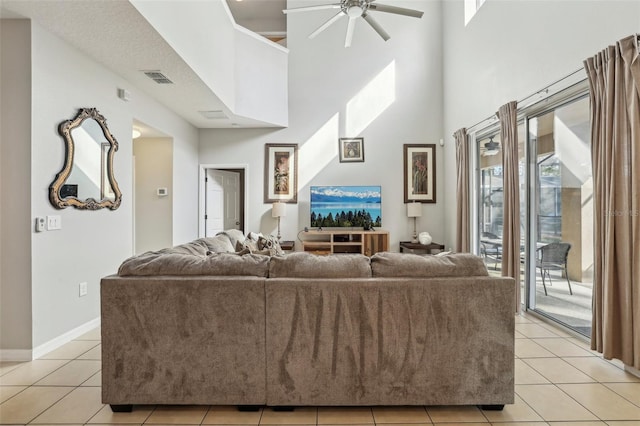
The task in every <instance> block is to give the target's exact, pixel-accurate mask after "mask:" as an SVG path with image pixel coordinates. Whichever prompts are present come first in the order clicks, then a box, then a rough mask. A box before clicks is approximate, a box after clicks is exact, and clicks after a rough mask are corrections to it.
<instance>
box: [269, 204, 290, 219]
mask: <svg viewBox="0 0 640 426" xmlns="http://www.w3.org/2000/svg"><path fill="white" fill-rule="evenodd" d="M285 207H286V204H285V203H280V202H277V203H273V206H272V207H271V217H283V216H286V215H287V211H286V209H285Z"/></svg>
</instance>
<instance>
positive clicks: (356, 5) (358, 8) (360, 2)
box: [341, 0, 369, 18]
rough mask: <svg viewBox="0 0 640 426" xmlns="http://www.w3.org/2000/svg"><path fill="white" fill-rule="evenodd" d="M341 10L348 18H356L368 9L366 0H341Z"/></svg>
mask: <svg viewBox="0 0 640 426" xmlns="http://www.w3.org/2000/svg"><path fill="white" fill-rule="evenodd" d="M341 9H342V11H343V12H344V13H345V14H346V15H347V16H348V17H349V18H358V17H360V16H362V15H364V14H365V12H366V11H367V9H369V2H368V1H367V0H342V6H341Z"/></svg>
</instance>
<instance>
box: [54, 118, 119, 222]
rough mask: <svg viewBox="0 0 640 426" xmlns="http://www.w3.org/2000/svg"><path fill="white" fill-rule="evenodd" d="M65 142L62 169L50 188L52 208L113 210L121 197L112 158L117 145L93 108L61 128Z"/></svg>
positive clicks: (64, 123) (104, 122) (66, 122)
mask: <svg viewBox="0 0 640 426" xmlns="http://www.w3.org/2000/svg"><path fill="white" fill-rule="evenodd" d="M59 130H60V134H61V135H62V136H63V137H64V138H65V142H66V148H67V153H66V154H67V155H66V161H65V166H64V168H63V169H62V171H61V172H60V173H59V174H58V176H57V177H56V180H55V181H54V183H53V184H52V185H51V188H50V198H51V202H52V203H53V205H54V206H56V207H58V208H65V207H68V206H73V207H76V208H80V209H90V210H96V209H100V208H104V207H107V208H110V209H116V208H118V206H119V205H120V200H121V194H120V191H119V189H118V185H117V183H116V181H115V178H114V176H113V154H114V152H115V151H116V150H117V149H118V144H117V142H116V141H115V139H114V138H113V136H112V135H111V133H110V132H109V130H108V129H107V126H106V120H105V119H104V117H103V116H102V115H100V113H98V111H97V110H96V109H95V108H91V109H82V110H80V113H79V114H78V116H77V117H76V118H75V119H74V120H67V121H65V122H63V123H61V124H60V128H59Z"/></svg>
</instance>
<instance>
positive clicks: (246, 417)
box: [0, 315, 640, 426]
mask: <svg viewBox="0 0 640 426" xmlns="http://www.w3.org/2000/svg"><path fill="white" fill-rule="evenodd" d="M515 348H516V360H515V367H516V369H515V371H516V377H515V383H516V397H515V404H513V405H508V406H506V407H505V409H504V410H503V411H482V410H479V409H478V408H477V407H474V406H462V407H431V406H427V407H342V408H331V407H305V408H297V409H296V410H295V411H293V412H274V411H272V410H270V409H268V408H265V409H263V410H260V411H258V412H253V413H245V412H242V413H241V412H238V411H237V410H236V408H235V407H219V406H211V407H210V406H187V407H183V406H157V407H156V406H134V410H133V412H132V413H112V412H111V409H110V408H109V406H105V405H103V404H102V402H101V397H100V391H101V389H100V386H101V380H100V331H99V329H97V330H94V331H92V332H90V333H87V334H85V335H84V336H82V337H80V338H78V339H76V340H74V341H73V342H70V343H68V344H66V345H64V346H63V347H61V348H59V349H57V350H55V351H53V352H51V353H49V354H47V355H46V356H44V357H42V358H41V359H38V360H35V361H32V362H25V363H17V362H2V363H0V424H9V425H25V424H33V425H40V426H43V425H63V424H64V425H81V424H89V425H115V424H118V425H142V424H150V425H151V424H153V425H374V424H393V425H395V426H400V425H414V426H416V425H434V424H442V425H447V426H456V425H463V426H487V425H489V424H497V425H499V426H542V425H546V424H548V425H551V426H599V425H600V426H603V425H609V426H640V378H637V377H635V376H632V375H630V374H628V373H626V372H625V371H624V370H623V369H622V367H621V364H620V362H616V361H606V360H604V359H602V357H600V356H599V355H598V354H597V353H595V352H592V351H591V350H590V349H589V347H588V345H587V344H586V343H584V342H582V341H581V340H580V339H576V338H574V337H572V336H571V335H570V334H568V333H566V332H564V331H562V330H560V329H558V328H556V327H555V326H554V325H550V324H548V323H545V322H541V321H539V320H538V319H537V318H534V317H532V316H530V315H522V316H517V317H516V346H515Z"/></svg>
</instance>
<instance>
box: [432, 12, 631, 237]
mask: <svg viewBox="0 0 640 426" xmlns="http://www.w3.org/2000/svg"><path fill="white" fill-rule="evenodd" d="M463 3H464V1H463V0H450V1H445V2H443V28H444V30H443V37H444V53H443V58H444V61H443V64H444V75H445V76H446V77H445V79H444V99H445V102H444V133H445V135H446V148H445V150H444V151H445V156H444V163H443V167H442V168H443V169H444V170H446V174H445V177H444V178H445V180H447V181H449V182H455V178H456V164H455V144H454V141H453V137H452V136H451V135H452V134H453V132H454V131H455V130H457V129H459V128H461V127H470V126H472V125H474V124H475V123H477V122H479V121H481V120H483V119H485V118H487V117H489V116H490V115H492V114H494V113H495V111H497V110H498V108H499V107H500V106H501V105H503V104H504V103H506V102H508V101H511V100H521V99H523V98H525V97H526V96H528V95H530V94H532V93H534V92H536V91H538V90H540V89H542V88H544V87H545V86H547V85H549V84H551V83H553V82H555V81H556V80H558V79H560V78H562V77H564V76H566V75H568V74H569V73H571V72H573V71H575V70H578V69H580V68H581V67H582V62H583V60H585V59H586V58H588V57H591V56H593V55H595V54H596V53H597V52H599V51H601V50H602V49H604V48H605V47H606V46H608V45H610V44H613V43H615V42H616V41H617V40H619V39H621V38H623V37H625V36H627V35H630V34H633V33H635V32H638V31H640V2H638V1H637V0H628V1H626V0H619V1H610V0H599V1H596V0H593V1H584V0H578V1H572V0H567V1H553V0H517V1H501V0H487V2H486V3H485V4H484V5H483V6H482V7H481V8H480V10H479V11H478V13H477V14H476V16H475V17H474V18H473V19H472V20H471V22H470V23H469V25H468V26H467V27H465V26H464V10H463V9H464V4H463ZM455 207H456V199H455V191H454V190H452V191H447V192H446V193H445V198H444V209H445V211H446V212H451V214H447V215H445V217H446V229H447V232H446V241H447V245H449V244H453V243H454V241H455V214H454V213H453V212H455Z"/></svg>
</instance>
